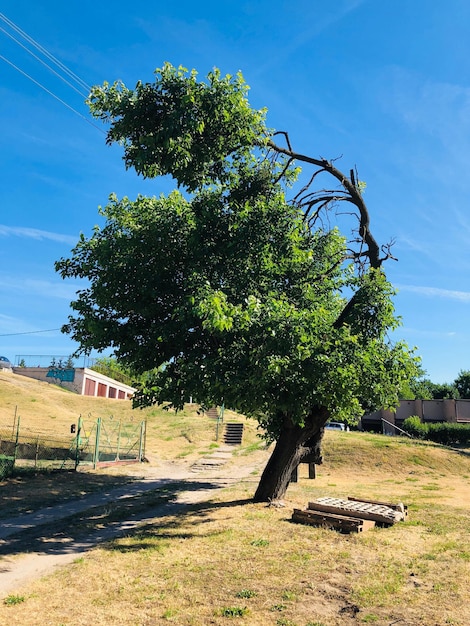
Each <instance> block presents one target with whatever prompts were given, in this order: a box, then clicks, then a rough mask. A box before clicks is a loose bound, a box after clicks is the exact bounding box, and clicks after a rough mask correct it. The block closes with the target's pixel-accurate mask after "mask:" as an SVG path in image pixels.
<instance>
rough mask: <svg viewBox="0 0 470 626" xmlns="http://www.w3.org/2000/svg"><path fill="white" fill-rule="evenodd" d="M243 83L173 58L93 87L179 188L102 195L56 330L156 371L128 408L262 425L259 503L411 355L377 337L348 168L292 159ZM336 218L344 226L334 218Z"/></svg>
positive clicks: (367, 232) (378, 303)
mask: <svg viewBox="0 0 470 626" xmlns="http://www.w3.org/2000/svg"><path fill="white" fill-rule="evenodd" d="M247 91H248V87H247V85H246V84H245V82H244V80H243V78H242V76H241V75H240V74H237V75H236V76H222V75H221V74H220V72H218V71H217V70H215V71H213V72H211V73H210V74H209V75H208V76H207V79H205V80H199V79H198V76H197V74H196V72H195V71H192V72H188V71H187V70H185V69H184V68H175V67H173V66H171V65H169V64H166V65H165V66H164V67H163V68H162V69H159V70H157V71H156V72H155V82H153V83H141V82H139V83H138V84H137V85H136V87H135V89H128V88H127V87H126V86H125V85H124V84H122V83H121V82H116V83H114V84H112V85H110V84H107V83H105V84H104V85H103V86H101V87H95V88H93V90H92V92H91V95H90V98H89V106H90V108H91V112H92V113H93V115H94V116H95V117H96V118H99V119H101V120H103V121H105V122H107V123H108V124H109V130H108V135H107V142H108V143H109V144H111V143H113V142H118V143H119V144H121V145H122V147H123V150H124V161H125V165H126V167H127V168H134V169H135V170H136V171H137V172H138V173H139V174H141V175H142V176H144V177H151V178H154V177H160V176H165V175H170V176H172V177H173V179H174V180H175V181H176V183H177V186H178V189H177V190H175V191H173V192H172V193H170V194H169V195H167V196H163V195H161V196H159V197H144V196H139V197H137V199H136V200H130V199H128V198H126V197H124V198H122V199H118V198H117V197H115V196H111V197H110V200H109V203H108V205H107V206H106V207H104V208H102V209H101V213H102V215H103V216H104V218H105V225H104V226H103V227H102V228H98V227H95V229H94V232H93V234H92V236H91V237H89V238H87V237H85V236H83V235H82V236H81V237H80V240H79V242H78V243H77V245H76V247H75V248H74V249H73V251H72V255H71V257H70V258H68V259H61V260H60V261H58V262H57V264H56V269H57V271H58V272H60V274H61V275H62V277H63V278H69V277H79V278H84V279H88V282H87V285H88V286H87V287H85V288H84V289H82V290H81V291H79V292H78V293H77V299H76V300H75V301H74V302H72V304H71V306H72V309H73V311H74V315H72V316H71V317H70V318H69V322H68V324H67V325H66V326H64V328H63V330H64V332H66V333H69V334H71V336H72V337H73V338H74V339H75V340H76V341H77V342H79V344H80V347H81V348H80V350H81V351H82V352H87V351H90V350H91V349H96V350H104V349H109V348H112V349H113V350H114V353H115V355H116V357H117V358H118V359H119V361H120V362H122V363H124V364H126V365H128V366H129V367H131V368H132V369H133V370H134V371H137V372H144V371H149V370H152V371H153V372H154V374H153V375H152V376H151V377H147V379H146V380H147V383H146V385H145V386H144V387H143V388H142V389H141V390H140V391H139V393H138V395H137V398H136V404H137V405H138V406H146V405H150V404H152V403H171V405H172V406H173V407H175V408H181V407H182V406H183V403H184V400H185V399H187V398H189V397H190V396H192V397H193V398H196V399H197V400H198V402H200V403H203V404H205V405H206V406H211V405H221V404H222V403H224V404H225V406H228V407H230V408H232V409H235V410H238V411H240V412H241V413H243V414H245V415H247V416H251V417H254V418H256V419H257V420H258V421H259V423H260V425H261V427H262V429H263V432H265V433H266V437H267V439H268V440H270V441H272V442H275V447H274V450H273V453H272V456H271V458H270V460H269V461H268V463H267V466H266V468H265V470H264V473H263V474H262V477H261V480H260V483H259V486H258V488H257V491H256V493H255V496H254V499H255V501H269V500H273V499H278V498H282V497H283V496H284V494H285V492H286V489H287V487H288V484H289V481H290V478H291V475H292V472H293V470H295V468H296V467H297V465H298V464H299V462H301V461H305V460H310V461H316V462H317V463H318V462H320V461H321V457H320V444H321V440H322V437H323V432H324V426H325V423H326V422H327V421H328V420H329V419H338V420H348V421H351V420H354V419H356V418H357V417H358V416H360V415H361V413H362V407H364V406H368V407H370V406H376V407H378V406H392V405H394V404H396V403H397V400H398V393H399V389H400V387H401V385H402V384H403V383H404V382H405V381H406V380H407V379H408V378H409V377H410V376H412V375H414V373H415V371H416V370H415V367H416V359H415V358H414V357H413V355H412V353H411V352H410V351H409V349H408V348H407V346H406V345H405V344H403V343H401V342H398V343H392V342H391V341H390V339H389V338H388V335H387V333H388V331H389V330H390V329H393V328H395V327H396V325H397V319H396V318H395V316H394V309H393V305H392V302H391V297H392V295H393V289H392V287H391V285H390V284H389V283H388V282H387V280H386V277H385V274H384V271H383V269H382V265H383V263H384V261H385V260H386V259H388V258H390V257H391V252H390V246H389V245H385V246H381V245H379V244H378V243H377V241H376V240H375V238H374V236H373V234H372V232H371V228H370V219H369V212H368V210H367V207H366V205H365V203H364V199H363V193H362V192H363V185H362V183H361V182H360V181H359V180H358V179H357V175H356V172H355V170H351V171H350V173H349V174H347V175H346V174H344V173H342V172H341V171H340V170H339V169H337V166H336V164H335V162H333V161H330V160H327V159H323V158H313V157H310V156H306V155H304V154H299V153H297V152H295V151H294V149H293V148H292V146H291V144H290V140H289V136H288V134H287V133H285V132H275V131H272V130H270V129H269V128H268V127H267V126H266V124H265V111H264V110H261V111H259V110H254V109H253V108H251V106H250V105H249V102H248V99H247ZM300 164H302V165H303V166H304V168H305V169H306V171H305V172H302V175H301V179H298V175H299V166H300ZM309 169H310V171H309ZM297 179H298V180H302V182H301V183H300V182H297V188H296V180H297ZM339 213H342V214H347V215H349V216H350V217H351V218H352V219H353V222H352V225H351V228H350V230H349V232H346V233H341V232H340V230H339V229H338V228H337V227H335V226H334V225H333V226H332V224H334V223H336V221H335V220H336V217H337V216H338V214H339ZM163 364H165V366H164V367H161V366H162V365H163Z"/></svg>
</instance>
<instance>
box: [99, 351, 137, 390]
mask: <svg viewBox="0 0 470 626" xmlns="http://www.w3.org/2000/svg"><path fill="white" fill-rule="evenodd" d="M90 369H92V370H94V371H95V372H100V373H101V374H104V375H105V376H109V377H110V378H114V380H117V381H118V382H120V383H124V384H126V385H130V386H132V385H134V384H135V383H136V380H137V378H138V376H137V375H135V374H134V373H133V371H132V369H131V368H130V367H128V366H126V365H124V364H123V363H121V362H120V361H119V360H118V359H117V358H116V357H112V356H102V357H99V358H98V359H96V360H95V362H94V363H93V365H92V366H91V367H90Z"/></svg>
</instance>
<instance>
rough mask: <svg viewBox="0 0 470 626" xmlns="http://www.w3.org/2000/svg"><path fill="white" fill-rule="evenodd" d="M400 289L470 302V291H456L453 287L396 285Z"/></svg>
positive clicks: (428, 295)
mask: <svg viewBox="0 0 470 626" xmlns="http://www.w3.org/2000/svg"><path fill="white" fill-rule="evenodd" d="M395 286H396V287H397V289H398V291H409V292H412V293H417V294H419V295H422V296H425V297H428V298H442V299H444V300H458V301H459V302H470V291H454V290H452V289H440V288H438V287H420V286H418V285H397V284H396V285H395Z"/></svg>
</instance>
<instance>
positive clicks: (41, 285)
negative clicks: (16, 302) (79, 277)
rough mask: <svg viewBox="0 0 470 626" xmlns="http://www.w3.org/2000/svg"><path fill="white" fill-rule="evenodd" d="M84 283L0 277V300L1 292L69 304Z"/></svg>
mask: <svg viewBox="0 0 470 626" xmlns="http://www.w3.org/2000/svg"><path fill="white" fill-rule="evenodd" d="M84 286H85V281H70V280H69V281H67V283H65V282H61V281H57V282H55V281H50V280H38V279H35V278H20V277H18V276H17V277H11V276H6V275H0V298H1V291H2V290H6V291H7V292H8V293H12V292H14V293H26V294H28V296H31V295H34V296H35V297H39V298H41V299H49V298H59V299H60V300H67V301H68V302H70V301H71V300H74V299H75V298H76V295H77V289H80V288H84Z"/></svg>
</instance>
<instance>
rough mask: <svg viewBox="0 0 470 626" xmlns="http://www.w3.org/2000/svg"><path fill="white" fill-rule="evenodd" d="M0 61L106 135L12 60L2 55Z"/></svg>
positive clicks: (100, 129)
mask: <svg viewBox="0 0 470 626" xmlns="http://www.w3.org/2000/svg"><path fill="white" fill-rule="evenodd" d="M0 59H2V61H5V63H7V64H8V65H10V66H11V67H13V68H14V69H15V70H16V71H17V72H19V73H20V74H23V76H25V77H26V78H29V80H31V81H32V82H33V83H35V84H36V85H37V86H38V87H41V89H44V91H45V92H46V93H48V94H49V95H50V96H52V97H53V98H55V99H56V100H57V101H58V102H60V103H61V104H63V105H64V106H65V107H67V109H70V111H73V112H74V113H75V114H76V115H78V116H79V117H81V118H82V119H83V120H85V122H86V123H87V124H90V126H93V128H96V129H97V130H99V131H100V132H101V133H103V134H104V135H106V132H105V131H104V130H103V129H102V128H100V127H99V126H97V125H96V124H93V122H92V121H91V120H89V119H88V118H87V117H85V115H83V114H82V113H80V111H77V109H74V108H73V106H71V105H70V104H67V102H65V100H62V98H59V96H56V94H55V93H54V92H53V91H51V90H50V89H48V88H47V87H44V85H42V84H41V83H40V82H39V81H37V80H36V79H35V78H33V77H32V76H30V75H29V74H27V73H26V72H25V71H23V70H22V69H21V68H19V67H18V66H17V65H15V64H14V63H12V62H11V61H10V60H8V59H7V58H5V57H4V56H3V55H2V54H0Z"/></svg>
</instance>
